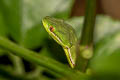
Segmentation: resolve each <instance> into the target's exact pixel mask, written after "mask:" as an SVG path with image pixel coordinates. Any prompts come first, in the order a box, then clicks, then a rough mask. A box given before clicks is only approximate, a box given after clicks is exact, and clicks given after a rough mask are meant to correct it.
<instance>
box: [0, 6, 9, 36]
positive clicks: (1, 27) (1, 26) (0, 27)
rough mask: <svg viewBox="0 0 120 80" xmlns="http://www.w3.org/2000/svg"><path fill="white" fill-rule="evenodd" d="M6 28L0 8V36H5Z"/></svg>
mask: <svg viewBox="0 0 120 80" xmlns="http://www.w3.org/2000/svg"><path fill="white" fill-rule="evenodd" d="M7 34H8V33H7V28H6V25H5V22H4V19H3V14H2V12H1V8H0V36H7Z"/></svg>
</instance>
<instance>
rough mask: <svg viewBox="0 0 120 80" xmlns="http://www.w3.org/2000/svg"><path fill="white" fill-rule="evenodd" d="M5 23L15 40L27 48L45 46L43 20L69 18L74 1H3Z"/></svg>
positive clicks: (1, 3) (0, 3) (0, 2)
mask: <svg viewBox="0 0 120 80" xmlns="http://www.w3.org/2000/svg"><path fill="white" fill-rule="evenodd" d="M0 5H1V6H2V7H1V8H2V12H3V14H4V16H3V17H4V19H5V23H6V24H7V28H8V30H9V33H10V35H11V37H12V38H13V40H15V41H17V42H18V43H20V44H21V45H23V46H24V47H27V48H37V47H39V46H40V45H43V43H44V41H45V39H46V38H47V33H46V31H44V29H42V28H43V27H42V24H41V19H42V18H43V17H45V16H55V17H59V18H63V19H67V18H68V17H69V14H70V11H71V7H72V5H73V0H57V1H56V0H1V1H0Z"/></svg>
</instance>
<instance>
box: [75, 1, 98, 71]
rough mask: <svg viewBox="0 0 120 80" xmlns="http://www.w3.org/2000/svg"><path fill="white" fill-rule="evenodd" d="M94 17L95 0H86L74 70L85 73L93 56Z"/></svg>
mask: <svg viewBox="0 0 120 80" xmlns="http://www.w3.org/2000/svg"><path fill="white" fill-rule="evenodd" d="M95 17H96V0H86V13H85V20H84V25H83V30H82V36H81V40H80V46H78V47H80V50H79V49H78V50H77V53H78V57H77V61H76V67H75V68H76V69H78V70H80V71H82V72H85V71H86V67H87V64H88V60H89V59H90V58H91V56H92V54H93V45H92V44H93V32H94V25H95Z"/></svg>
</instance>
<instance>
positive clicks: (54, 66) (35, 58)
mask: <svg viewBox="0 0 120 80" xmlns="http://www.w3.org/2000/svg"><path fill="white" fill-rule="evenodd" d="M0 47H2V48H4V49H6V50H8V51H11V53H14V54H15V55H17V56H19V57H22V58H24V59H26V60H28V61H31V62H34V63H36V64H38V65H39V66H41V67H44V68H47V69H49V70H51V71H54V72H56V73H58V74H60V75H62V76H69V75H70V74H72V76H76V75H82V76H83V74H82V73H79V74H78V73H76V72H75V70H72V69H70V68H69V67H68V66H65V65H63V64H61V63H59V62H57V61H55V60H53V59H51V58H48V57H45V56H43V55H40V54H39V55H38V54H37V53H36V52H33V51H30V50H28V49H25V48H23V47H22V46H18V45H16V44H14V43H12V42H11V41H10V40H8V39H5V38H3V37H1V36H0Z"/></svg>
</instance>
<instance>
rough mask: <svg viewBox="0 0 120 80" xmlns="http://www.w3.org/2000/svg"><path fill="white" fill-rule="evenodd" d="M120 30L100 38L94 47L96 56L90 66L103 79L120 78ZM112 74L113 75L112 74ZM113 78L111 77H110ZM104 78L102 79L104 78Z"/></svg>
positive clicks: (116, 79)
mask: <svg viewBox="0 0 120 80" xmlns="http://www.w3.org/2000/svg"><path fill="white" fill-rule="evenodd" d="M119 43H120V30H119V31H118V32H115V33H114V34H112V35H109V36H106V38H103V39H102V40H100V41H99V42H98V43H97V44H96V45H95V48H94V56H93V58H92V59H91V60H90V63H89V67H90V68H91V69H92V70H93V71H94V72H95V73H96V74H94V75H97V77H100V76H102V77H103V79H107V80H108V79H109V80H113V78H115V80H119V79H120V77H119V76H120V64H119V61H120V44H119ZM110 75H111V76H110ZM110 78H111V79H110ZM103 79H102V80H103Z"/></svg>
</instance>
